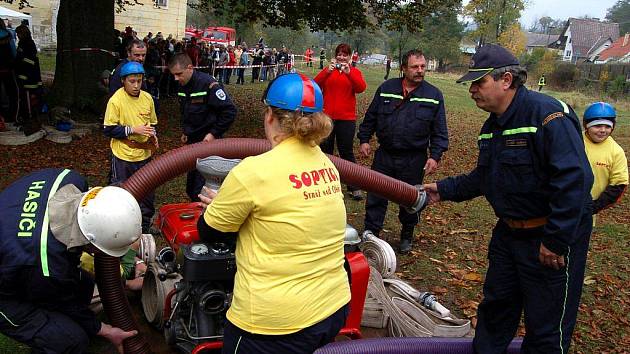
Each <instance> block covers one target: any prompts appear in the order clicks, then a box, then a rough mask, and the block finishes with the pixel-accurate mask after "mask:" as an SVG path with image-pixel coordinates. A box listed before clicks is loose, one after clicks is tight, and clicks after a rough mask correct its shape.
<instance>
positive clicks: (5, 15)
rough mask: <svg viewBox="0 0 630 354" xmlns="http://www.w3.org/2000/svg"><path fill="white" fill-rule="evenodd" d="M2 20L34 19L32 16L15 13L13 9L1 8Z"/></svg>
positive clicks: (0, 16) (0, 15)
mask: <svg viewBox="0 0 630 354" xmlns="http://www.w3.org/2000/svg"><path fill="white" fill-rule="evenodd" d="M0 18H23V19H28V20H30V19H31V18H32V17H31V15H27V14H23V13H21V12H17V11H13V10H11V9H7V8H6V7H2V6H0ZM29 22H30V21H29Z"/></svg>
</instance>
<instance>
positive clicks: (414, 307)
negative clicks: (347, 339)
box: [362, 267, 471, 338]
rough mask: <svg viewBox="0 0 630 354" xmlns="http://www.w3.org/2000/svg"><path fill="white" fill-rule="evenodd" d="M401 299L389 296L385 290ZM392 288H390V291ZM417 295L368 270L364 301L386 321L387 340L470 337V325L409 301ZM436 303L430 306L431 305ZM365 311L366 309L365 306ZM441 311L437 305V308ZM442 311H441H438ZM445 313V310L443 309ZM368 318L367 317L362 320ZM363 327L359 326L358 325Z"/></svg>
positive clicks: (392, 280)
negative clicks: (372, 304)
mask: <svg viewBox="0 0 630 354" xmlns="http://www.w3.org/2000/svg"><path fill="white" fill-rule="evenodd" d="M386 284H389V288H390V290H392V291H393V292H396V293H399V294H400V295H402V296H403V297H404V298H403V297H398V296H392V295H391V294H390V293H389V292H388V290H387V288H386ZM392 284H393V288H394V289H396V290H394V289H392ZM415 293H419V292H418V291H417V290H415V289H413V288H412V287H411V286H409V285H408V284H407V283H405V282H403V281H402V280H400V279H396V278H394V279H383V277H382V276H381V274H380V273H379V272H378V270H377V269H375V268H374V267H370V282H369V283H368V297H369V298H371V299H373V301H375V302H376V303H377V304H380V305H381V306H382V312H383V314H386V315H387V317H388V318H389V320H388V321H387V328H388V330H389V335H390V336H391V337H446V338H453V337H464V336H466V335H468V334H469V333H470V329H471V327H470V321H469V320H462V319H458V318H455V317H453V316H447V317H440V314H439V313H438V312H435V311H431V310H429V309H427V308H426V305H425V304H421V303H419V302H417V301H416V299H414V298H413V294H415ZM435 303H436V302H433V305H435ZM366 307H367V305H366ZM440 307H441V305H440ZM442 308H443V307H442ZM444 310H446V309H444ZM366 317H368V318H369V316H366ZM362 324H363V323H362Z"/></svg>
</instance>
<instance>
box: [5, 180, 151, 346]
mask: <svg viewBox="0 0 630 354" xmlns="http://www.w3.org/2000/svg"><path fill="white" fill-rule="evenodd" d="M0 215H2V220H1V221H0V333H2V334H3V335H5V336H7V337H10V338H12V339H14V340H16V341H18V342H21V343H24V344H26V345H28V346H29V347H31V348H32V350H33V352H34V353H72V354H75V353H76V354H81V353H86V352H87V349H88V344H89V341H90V338H92V337H94V336H96V335H99V336H102V337H104V338H106V339H108V340H109V341H110V342H111V343H112V344H113V345H114V346H116V347H117V349H118V350H119V351H120V352H122V342H123V340H125V339H126V338H129V337H131V336H134V335H135V334H136V331H131V332H125V331H123V330H122V329H120V328H116V327H112V326H110V325H108V324H106V323H103V322H101V321H99V320H98V319H97V318H96V316H95V314H94V313H93V312H92V311H91V310H90V309H89V308H88V305H89V304H90V300H91V298H92V294H93V291H94V281H93V279H92V277H90V276H89V275H88V273H87V272H85V271H83V270H82V269H81V268H80V267H79V264H80V262H79V260H80V257H81V254H82V252H83V251H84V250H86V251H90V252H98V251H99V250H100V251H102V252H104V253H106V254H108V255H110V256H114V257H120V256H122V255H123V254H125V253H126V252H127V250H128V249H129V245H131V244H132V243H133V242H134V241H135V240H137V239H138V237H140V233H141V230H140V222H141V216H140V208H139V206H138V203H137V202H136V200H135V199H134V197H133V196H132V195H131V194H130V193H129V192H127V191H125V190H124V189H122V188H118V187H104V188H101V187H95V188H92V189H89V190H88V185H87V180H86V179H85V178H84V177H83V176H81V175H80V174H79V173H77V172H76V171H72V170H69V169H61V168H49V169H43V170H39V171H35V172H33V173H31V174H29V175H27V176H24V177H22V178H20V179H18V180H17V181H15V182H13V183H12V184H11V185H9V186H8V187H7V188H6V189H4V190H3V191H2V192H1V193H0Z"/></svg>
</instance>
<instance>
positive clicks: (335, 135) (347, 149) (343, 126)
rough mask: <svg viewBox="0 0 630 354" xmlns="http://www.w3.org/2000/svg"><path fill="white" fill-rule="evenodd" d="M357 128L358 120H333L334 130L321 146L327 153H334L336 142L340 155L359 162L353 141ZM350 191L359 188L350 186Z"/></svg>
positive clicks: (347, 159) (345, 158)
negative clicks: (355, 155)
mask: <svg viewBox="0 0 630 354" xmlns="http://www.w3.org/2000/svg"><path fill="white" fill-rule="evenodd" d="M356 129H357V122H356V121H354V120H333V130H332V132H331V133H330V135H329V136H328V138H326V140H324V141H323V142H322V143H321V144H320V148H321V149H322V151H323V152H324V153H326V154H330V155H332V154H333V153H334V152H335V142H337V150H338V151H339V157H341V158H342V159H344V160H346V161H351V162H357V160H356V159H355V157H354V150H353V142H354V133H355V131H356ZM348 190H349V191H351V192H352V191H355V190H357V188H356V187H354V186H348Z"/></svg>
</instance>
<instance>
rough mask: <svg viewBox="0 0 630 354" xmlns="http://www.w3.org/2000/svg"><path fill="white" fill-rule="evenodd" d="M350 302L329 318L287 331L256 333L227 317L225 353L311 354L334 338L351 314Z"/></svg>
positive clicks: (224, 338) (224, 342)
mask: <svg viewBox="0 0 630 354" xmlns="http://www.w3.org/2000/svg"><path fill="white" fill-rule="evenodd" d="M349 308H350V307H349V305H344V306H343V307H341V308H340V309H339V310H337V312H335V313H333V314H332V315H330V316H329V317H328V318H326V319H324V320H322V321H320V322H318V323H316V324H314V325H312V326H310V327H307V328H304V329H303V330H301V331H298V332H295V333H291V334H285V335H277V336H273V335H262V334H253V333H249V332H246V331H243V330H242V329H240V328H238V327H236V326H235V325H233V324H232V323H231V322H230V321H225V322H226V324H225V332H224V336H223V351H222V353H224V354H250V353H251V354H311V353H313V352H314V351H315V350H316V349H317V348H319V347H323V346H324V345H326V344H328V343H330V342H332V340H333V339H335V336H336V335H337V334H338V333H339V330H341V328H342V327H343V324H344V323H345V322H346V317H348V312H349V311H350V310H349Z"/></svg>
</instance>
